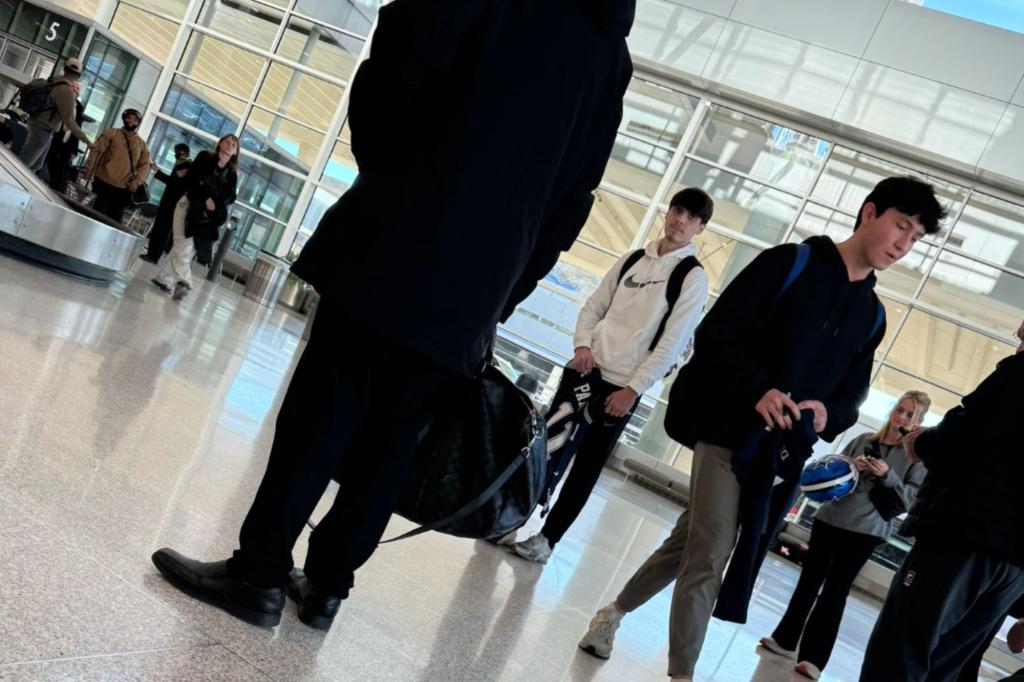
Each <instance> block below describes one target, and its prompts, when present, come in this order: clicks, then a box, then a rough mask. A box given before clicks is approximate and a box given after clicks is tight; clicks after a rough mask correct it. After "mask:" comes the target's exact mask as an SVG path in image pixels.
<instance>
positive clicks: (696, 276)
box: [573, 240, 708, 395]
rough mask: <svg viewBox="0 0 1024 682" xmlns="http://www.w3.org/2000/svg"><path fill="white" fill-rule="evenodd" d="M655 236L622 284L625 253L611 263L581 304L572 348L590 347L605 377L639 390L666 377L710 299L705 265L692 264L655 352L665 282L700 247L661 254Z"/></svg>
mask: <svg viewBox="0 0 1024 682" xmlns="http://www.w3.org/2000/svg"><path fill="white" fill-rule="evenodd" d="M659 241H660V240H655V241H653V242H651V243H650V244H648V245H647V248H646V249H644V255H643V256H642V257H641V258H640V260H638V261H637V262H636V264H635V265H634V266H633V267H632V268H630V269H629V271H628V272H627V273H626V274H625V276H624V277H622V281H621V283H619V271H620V270H621V269H622V267H623V265H624V264H625V261H626V258H628V257H629V254H626V255H625V256H623V257H622V258H620V259H619V261H618V262H617V263H616V264H615V265H614V266H612V269H611V270H609V271H608V272H607V273H606V274H605V276H604V279H602V280H601V284H600V285H599V286H598V287H597V290H596V291H595V292H594V293H593V294H592V295H591V296H590V298H588V299H587V302H586V303H584V304H583V309H582V310H580V315H579V318H577V320H576V333H575V334H574V335H573V347H574V348H579V347H581V346H586V347H588V348H590V351H591V353H593V354H594V361H595V363H596V364H597V366H598V367H599V368H600V370H601V378H602V379H604V380H605V381H607V382H609V383H611V384H614V385H616V386H622V387H625V386H629V387H630V388H632V389H633V390H634V391H636V392H637V395H642V394H643V393H644V392H645V391H647V389H649V388H650V387H651V386H653V385H654V384H655V383H657V382H658V381H659V380H660V379H662V378H664V376H665V374H666V373H668V371H669V370H670V369H671V368H672V365H674V364H675V363H676V362H678V360H679V357H680V356H681V355H682V354H683V351H684V350H686V345H687V344H688V343H689V342H690V339H691V338H692V337H693V332H694V330H695V329H696V328H697V322H698V320H699V319H700V314H701V311H702V310H703V309H704V304H705V302H707V299H708V277H707V275H706V274H705V273H704V270H703V269H702V268H693V269H692V270H690V272H689V273H688V274H687V275H686V279H685V280H684V281H683V286H682V290H681V291H680V292H679V299H678V300H677V301H676V304H675V306H674V307H673V308H672V315H671V316H670V317H669V319H668V324H666V325H665V331H664V332H663V333H662V335H661V339H660V340H659V341H658V345H657V346H656V347H655V349H654V351H653V352H652V351H650V350H649V348H650V346H651V341H653V340H654V335H655V333H656V332H657V331H658V325H660V324H661V320H662V318H663V317H664V316H665V313H666V312H667V311H668V301H667V300H666V299H665V287H667V286H668V278H669V275H671V274H672V271H673V270H674V269H675V267H676V265H678V264H679V261H681V260H682V259H683V258H686V257H687V256H695V255H697V247H696V245H694V244H692V243H691V244H688V245H687V246H684V247H682V248H681V249H676V250H675V251H670V252H669V253H666V254H665V255H664V256H659V255H658V243H659Z"/></svg>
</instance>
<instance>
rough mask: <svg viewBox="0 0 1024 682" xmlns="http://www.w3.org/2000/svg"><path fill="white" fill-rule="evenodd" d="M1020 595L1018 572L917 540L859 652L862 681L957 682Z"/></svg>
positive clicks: (1022, 584)
mask: <svg viewBox="0 0 1024 682" xmlns="http://www.w3.org/2000/svg"><path fill="white" fill-rule="evenodd" d="M994 522H996V521H994ZM1022 594H1024V567H1021V566H1016V565H1014V564H1011V563H1009V562H1006V561H1003V560H1001V559H996V558H994V557H992V556H989V555H986V554H981V553H979V552H974V551H970V550H969V549H966V548H963V547H958V546H956V545H954V544H952V543H947V542H943V541H942V540H938V539H934V538H923V539H921V540H920V541H918V543H917V544H916V545H914V548H913V549H911V550H910V554H908V555H907V558H906V561H904V562H903V566H902V567H901V568H900V570H899V571H898V572H897V573H896V577H895V578H894V579H893V582H892V586H891V587H890V588H889V596H888V598H887V599H886V600H885V605H884V606H883V607H882V613H881V614H880V615H879V616H878V620H877V621H876V622H875V629H874V630H873V631H872V632H871V639H870V640H868V647H867V650H866V651H865V652H864V666H863V667H862V668H861V673H860V679H861V682H918V681H920V680H928V681H929V682H931V681H935V682H938V681H943V682H946V681H949V682H952V681H953V680H956V679H957V675H958V674H959V673H960V669H961V668H962V666H963V664H964V662H965V661H966V660H968V659H969V658H970V657H971V654H972V653H974V652H975V651H977V649H978V647H979V646H981V644H982V643H983V642H984V640H985V638H986V637H987V636H988V634H989V633H990V632H991V631H992V628H993V627H994V626H995V624H996V622H997V621H999V620H1000V619H1001V618H1003V617H1004V616H1005V615H1006V612H1007V611H1009V609H1010V606H1012V605H1013V603H1014V602H1015V601H1016V600H1017V599H1019V598H1020V597H1021V595H1022Z"/></svg>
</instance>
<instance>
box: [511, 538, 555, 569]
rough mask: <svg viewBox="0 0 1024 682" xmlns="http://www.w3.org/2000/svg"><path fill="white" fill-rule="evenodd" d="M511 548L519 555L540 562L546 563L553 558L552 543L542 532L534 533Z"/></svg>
mask: <svg viewBox="0 0 1024 682" xmlns="http://www.w3.org/2000/svg"><path fill="white" fill-rule="evenodd" d="M509 549H510V550H512V553H513V554H515V555H516V556H517V557H520V558H522V559H526V560H527V561H535V562H537V563H538V564H546V563H547V562H548V559H549V558H551V545H550V544H549V543H548V539H547V538H546V537H544V535H543V534H542V533H534V534H533V535H531V536H530V537H529V538H527V539H526V540H523V541H522V542H517V543H515V544H514V545H511V546H510V547H509Z"/></svg>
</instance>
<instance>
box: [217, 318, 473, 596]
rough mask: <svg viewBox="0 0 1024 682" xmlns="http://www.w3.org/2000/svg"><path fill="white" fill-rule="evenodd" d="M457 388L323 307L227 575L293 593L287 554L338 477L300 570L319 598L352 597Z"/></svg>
mask: <svg viewBox="0 0 1024 682" xmlns="http://www.w3.org/2000/svg"><path fill="white" fill-rule="evenodd" d="M454 380H457V377H456V375H454V374H453V373H452V372H450V371H449V370H447V369H444V368H442V367H440V366H439V365H436V364H435V363H433V362H432V361H431V360H429V359H427V358H426V357H424V356H421V355H419V354H417V353H414V352H412V351H410V350H408V349H406V348H405V347H403V346H401V345H400V344H399V343H398V342H397V341H395V340H393V339H391V338H390V337H387V336H384V335H382V334H379V333H377V332H375V331H374V330H372V329H370V328H367V327H366V326H365V325H362V324H360V323H358V322H356V321H354V320H352V319H351V318H349V317H347V316H346V315H345V314H344V313H342V312H341V311H339V310H338V309H337V308H336V307H335V306H334V305H333V304H332V302H331V301H328V300H327V299H324V300H321V302H320V304H319V307H318V310H317V315H316V319H315V321H314V322H313V329H312V333H311V335H310V339H309V342H308V344H307V346H306V349H305V351H304V352H303V354H302V358H301V359H300V360H299V363H298V365H297V366H296V368H295V374H294V375H293V376H292V380H291V383H290V384H289V386H288V392H287V394H286V395H285V398H284V402H283V404H282V405H281V410H280V412H279V413H278V415H277V430H276V432H275V434H274V443H273V445H272V447H271V451H270V461H269V463H268V464H267V470H266V473H265V474H264V475H263V481H262V483H260V487H259V491H258V492H257V493H256V499H255V500H254V501H253V504H252V508H251V509H250V510H249V514H248V516H246V518H245V522H244V523H243V525H242V530H241V533H240V537H239V549H237V550H236V551H235V553H234V556H233V557H232V558H231V559H230V560H229V564H228V568H229V570H230V571H231V573H232V574H233V575H235V576H238V577H240V578H242V579H243V580H246V581H248V582H250V583H252V584H254V585H257V586H261V587H273V586H284V585H286V584H287V582H288V572H289V571H290V570H291V568H292V565H293V564H292V547H293V546H294V545H295V541H296V540H297V539H298V537H299V534H300V533H301V532H302V529H303V527H304V525H305V523H306V521H307V519H309V517H310V515H311V514H312V513H313V509H314V508H315V507H316V505H317V502H318V501H319V500H320V497H321V496H322V495H323V493H324V491H325V490H326V489H327V484H328V483H329V482H330V480H331V477H332V475H333V474H334V473H335V472H338V473H339V474H340V476H339V478H340V483H341V488H340V490H339V491H338V495H337V497H336V498H335V500H334V504H333V505H332V506H331V509H330V511H329V512H328V513H327V515H326V516H325V517H324V518H323V519H322V520H321V521H320V522H319V523H318V524H317V527H316V530H314V531H313V533H312V535H311V536H310V540H309V552H308V554H307V556H306V563H305V572H306V574H307V575H308V576H309V578H310V580H312V582H313V583H314V584H315V585H316V586H317V588H318V589H319V590H321V591H324V592H327V593H329V594H334V595H337V596H339V597H346V596H348V592H349V589H350V588H351V587H352V584H353V580H354V577H353V576H354V572H355V571H356V569H358V568H359V567H360V566H362V565H363V564H364V563H365V562H366V561H367V559H369V558H370V555H372V554H373V552H374V550H375V549H376V547H377V542H378V541H379V540H380V537H381V535H383V533H384V529H385V527H386V526H387V523H388V519H389V518H390V516H391V513H392V511H393V510H394V508H395V505H396V503H397V500H398V496H399V494H400V493H401V490H402V487H403V486H404V484H405V482H406V479H407V477H408V473H409V469H410V465H411V462H412V458H413V456H414V453H415V448H416V442H417V438H418V434H419V431H420V428H421V426H422V425H423V424H424V422H425V421H426V420H427V419H428V418H429V413H430V408H431V405H432V404H435V403H436V402H437V401H438V400H439V399H440V396H441V395H442V394H443V392H444V389H445V387H446V386H448V385H450V384H451V382H452V381H454Z"/></svg>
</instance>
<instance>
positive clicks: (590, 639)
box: [580, 604, 625, 658]
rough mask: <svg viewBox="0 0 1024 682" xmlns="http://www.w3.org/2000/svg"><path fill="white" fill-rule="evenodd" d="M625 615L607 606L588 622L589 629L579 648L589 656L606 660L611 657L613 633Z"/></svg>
mask: <svg viewBox="0 0 1024 682" xmlns="http://www.w3.org/2000/svg"><path fill="white" fill-rule="evenodd" d="M624 615H625V614H624V613H622V612H620V611H619V610H618V609H617V608H615V605H614V604H609V605H608V606H606V607H604V608H603V609H601V610H600V611H598V612H597V613H596V614H595V615H594V617H593V618H592V619H591V620H590V627H589V628H588V629H587V634H585V635H583V639H581V640H580V648H581V649H583V650H584V651H586V652H587V653H588V654H590V655H591V656H597V657H598V658H608V657H609V656H611V655H612V645H613V644H614V643H615V631H616V630H618V629H619V623H621V622H622V616H624Z"/></svg>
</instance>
